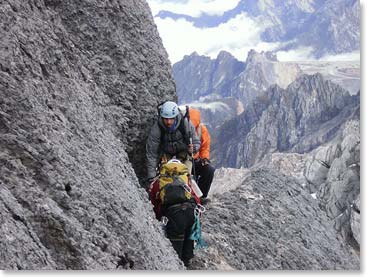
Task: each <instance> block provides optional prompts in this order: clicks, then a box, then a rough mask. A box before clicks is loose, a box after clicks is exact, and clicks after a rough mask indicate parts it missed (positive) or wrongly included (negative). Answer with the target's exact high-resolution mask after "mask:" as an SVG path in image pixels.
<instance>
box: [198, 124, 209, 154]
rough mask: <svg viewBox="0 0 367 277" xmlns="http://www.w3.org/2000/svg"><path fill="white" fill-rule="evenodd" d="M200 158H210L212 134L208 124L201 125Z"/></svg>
mask: <svg viewBox="0 0 367 277" xmlns="http://www.w3.org/2000/svg"><path fill="white" fill-rule="evenodd" d="M199 156H200V158H201V159H207V160H210V134H209V131H208V129H207V128H206V126H204V125H201V146H200V155H199Z"/></svg>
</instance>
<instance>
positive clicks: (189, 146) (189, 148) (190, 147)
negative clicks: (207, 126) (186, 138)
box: [187, 144, 194, 154]
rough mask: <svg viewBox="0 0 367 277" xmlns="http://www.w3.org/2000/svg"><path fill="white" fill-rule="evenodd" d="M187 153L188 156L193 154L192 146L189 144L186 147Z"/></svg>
mask: <svg viewBox="0 0 367 277" xmlns="http://www.w3.org/2000/svg"><path fill="white" fill-rule="evenodd" d="M187 152H189V154H192V153H194V145H193V144H189V145H188V147H187Z"/></svg>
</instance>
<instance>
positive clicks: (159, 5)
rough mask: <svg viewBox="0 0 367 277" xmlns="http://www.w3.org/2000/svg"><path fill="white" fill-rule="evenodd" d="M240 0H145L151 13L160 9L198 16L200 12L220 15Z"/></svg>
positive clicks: (155, 12)
mask: <svg viewBox="0 0 367 277" xmlns="http://www.w3.org/2000/svg"><path fill="white" fill-rule="evenodd" d="M239 1H240V0H188V1H187V2H184V3H182V2H177V1H174V0H172V1H169V2H168V1H163V0H147V2H148V4H149V6H150V8H151V10H152V13H153V15H156V14H157V13H158V12H159V11H160V10H166V11H170V12H173V13H178V14H185V15H189V16H192V17H199V16H200V15H201V14H202V13H206V14H209V15H222V14H223V13H224V12H226V11H228V10H231V9H233V8H235V7H236V6H237V4H238V2H239Z"/></svg>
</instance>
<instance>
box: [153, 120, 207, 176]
mask: <svg viewBox="0 0 367 277" xmlns="http://www.w3.org/2000/svg"><path fill="white" fill-rule="evenodd" d="M182 120H183V122H182V124H183V128H181V127H180V124H181V121H182ZM189 135H191V138H192V143H193V145H194V154H195V153H196V152H197V151H199V149H200V140H199V138H198V137H197V135H196V132H195V127H194V126H193V125H192V123H191V122H189V121H188V120H187V118H183V116H182V115H181V114H179V115H178V116H177V117H176V122H175V127H174V128H173V130H168V129H167V127H166V126H165V125H164V123H163V119H162V118H161V117H159V118H158V120H157V121H156V122H155V123H154V124H153V126H152V128H151V129H150V134H149V137H148V140H147V144H146V155H147V170H148V174H147V177H148V178H153V177H155V176H156V167H157V165H158V163H159V159H160V157H161V156H162V155H163V154H168V155H169V156H174V155H177V154H178V153H182V152H187V148H188V145H189Z"/></svg>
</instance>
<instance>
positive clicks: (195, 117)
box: [189, 108, 210, 160]
mask: <svg viewBox="0 0 367 277" xmlns="http://www.w3.org/2000/svg"><path fill="white" fill-rule="evenodd" d="M189 112H190V121H191V122H192V124H193V125H194V127H195V130H196V134H197V135H199V136H200V129H201V137H200V150H199V152H198V153H196V154H195V155H194V159H197V158H199V157H200V158H201V159H208V160H210V135H209V131H208V129H207V128H206V127H205V125H203V124H202V123H200V120H201V119H200V111H199V110H197V109H193V108H190V109H189Z"/></svg>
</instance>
